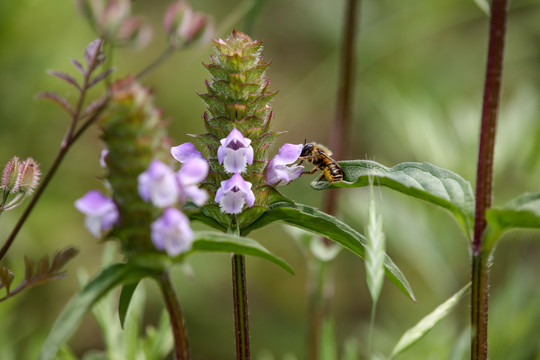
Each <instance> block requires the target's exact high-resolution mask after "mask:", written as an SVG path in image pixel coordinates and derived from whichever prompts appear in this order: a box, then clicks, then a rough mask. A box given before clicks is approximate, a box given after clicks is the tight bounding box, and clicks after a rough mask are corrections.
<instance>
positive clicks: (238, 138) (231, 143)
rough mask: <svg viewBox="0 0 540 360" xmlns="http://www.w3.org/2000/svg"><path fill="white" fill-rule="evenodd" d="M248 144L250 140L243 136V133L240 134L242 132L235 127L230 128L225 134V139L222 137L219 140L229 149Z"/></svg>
mask: <svg viewBox="0 0 540 360" xmlns="http://www.w3.org/2000/svg"><path fill="white" fill-rule="evenodd" d="M249 144H251V140H250V139H248V138H245V137H244V135H242V133H241V132H240V131H238V129H236V128H233V129H232V131H231V132H230V133H229V135H227V137H226V138H225V141H223V139H222V140H221V145H223V146H225V147H228V148H231V149H235V148H236V149H237V148H240V147H248V146H249Z"/></svg>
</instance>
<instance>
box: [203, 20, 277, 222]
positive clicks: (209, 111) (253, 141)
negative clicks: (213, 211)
mask: <svg viewBox="0 0 540 360" xmlns="http://www.w3.org/2000/svg"><path fill="white" fill-rule="evenodd" d="M214 46H215V53H214V55H212V56H211V57H210V60H211V62H210V63H209V64H204V66H205V67H206V69H207V70H208V71H209V73H210V75H211V78H210V80H208V81H206V83H205V84H206V90H207V92H206V93H203V94H199V96H200V97H201V98H202V99H203V100H204V102H205V103H206V112H205V113H204V115H203V121H204V125H205V128H206V131H207V133H206V134H203V135H197V136H196V138H197V139H198V140H199V142H200V143H202V144H204V145H205V146H206V148H207V150H208V154H209V163H210V174H209V176H208V178H207V183H206V184H205V186H206V188H207V189H208V190H209V192H210V195H211V196H210V197H211V198H212V199H214V200H215V201H219V200H216V193H218V189H220V187H221V186H222V184H223V182H224V181H227V180H229V179H231V177H232V176H236V174H238V173H240V172H241V173H242V174H241V177H242V179H243V180H244V181H245V182H246V184H244V183H242V186H244V185H245V186H246V188H247V187H251V188H252V191H253V193H254V196H255V201H254V202H252V201H250V202H251V204H254V205H255V206H266V204H267V197H268V186H267V184H266V175H265V168H266V166H267V163H268V150H269V147H270V145H271V144H272V143H273V142H274V140H275V139H276V137H277V136H278V135H280V134H281V133H277V132H272V131H270V122H271V120H272V118H273V113H272V108H271V106H270V100H271V99H272V98H273V97H274V95H275V94H276V92H272V91H270V90H269V81H268V79H267V78H266V69H267V68H268V66H269V65H270V62H264V61H263V56H262V42H261V41H254V40H252V39H251V38H250V37H249V36H248V35H246V34H243V33H241V32H238V31H236V30H234V31H233V32H232V33H231V35H230V36H229V37H228V38H227V39H225V40H222V39H219V40H214ZM226 154H227V155H226ZM225 156H230V159H226V158H225ZM228 160H229V161H228ZM233 162H234V164H239V165H238V166H237V167H236V166H235V165H234V164H233ZM231 164H233V165H231ZM235 168H237V169H238V171H236V170H234V169H235ZM231 173H234V175H231ZM236 178H237V179H238V176H236ZM250 184H251V185H250ZM238 189H240V187H238ZM233 190H234V189H233ZM219 195H222V192H220V193H219ZM222 198H224V197H223V196H219V199H222ZM246 198H248V199H250V198H251V195H250V194H249V195H246ZM220 205H222V209H223V204H220ZM215 206H217V204H216V205H215ZM249 206H250V204H249V203H246V207H249ZM234 210H235V211H234V212H232V210H231V211H229V213H236V212H237V211H236V210H238V209H237V208H236V207H235V209H234ZM244 210H245V209H244ZM225 212H227V211H225Z"/></svg>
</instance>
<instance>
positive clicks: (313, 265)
mask: <svg viewBox="0 0 540 360" xmlns="http://www.w3.org/2000/svg"><path fill="white" fill-rule="evenodd" d="M329 265H330V264H328V263H326V262H323V261H320V260H318V259H312V260H311V261H310V262H309V268H310V269H309V270H310V271H309V279H310V283H309V284H308V299H309V304H308V316H309V323H308V329H309V330H308V331H309V337H308V345H309V347H308V357H307V358H308V359H312V360H317V359H319V357H320V354H319V351H320V340H321V328H322V324H323V323H324V319H326V318H327V317H328V313H329V312H330V299H331V297H332V294H333V291H332V289H331V288H329V286H330V285H331V282H330V281H328V278H329V277H330V275H331V274H329V273H328V271H329V270H330V269H329Z"/></svg>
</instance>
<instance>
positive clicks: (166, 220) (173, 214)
mask: <svg viewBox="0 0 540 360" xmlns="http://www.w3.org/2000/svg"><path fill="white" fill-rule="evenodd" d="M151 236H152V242H153V243H154V245H155V246H156V248H157V249H158V250H165V251H166V252H167V254H169V256H176V255H178V254H180V253H182V252H185V251H187V250H189V249H190V248H191V244H192V243H193V238H194V234H193V230H191V228H190V227H189V219H188V217H187V216H186V215H184V214H183V213H182V212H181V211H180V210H178V209H176V208H167V209H165V211H164V212H163V215H162V216H161V217H160V218H158V219H157V220H156V221H154V222H153V223H152V226H151Z"/></svg>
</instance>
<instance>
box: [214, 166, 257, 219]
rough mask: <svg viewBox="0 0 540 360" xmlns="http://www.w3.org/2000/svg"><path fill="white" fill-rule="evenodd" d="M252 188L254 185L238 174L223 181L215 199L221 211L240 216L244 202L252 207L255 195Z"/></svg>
mask: <svg viewBox="0 0 540 360" xmlns="http://www.w3.org/2000/svg"><path fill="white" fill-rule="evenodd" d="M251 186H252V184H251V183H250V182H247V181H245V180H244V179H243V178H242V176H241V175H240V174H238V173H236V174H234V175H233V176H232V177H231V178H230V179H229V180H225V181H222V182H221V187H220V188H219V189H218V191H217V193H216V198H215V201H216V202H218V203H219V207H220V209H221V211H222V212H224V213H227V214H239V213H240V212H242V208H243V207H244V202H245V203H247V206H249V207H252V206H253V203H254V202H255V195H254V194H253V191H252V190H251Z"/></svg>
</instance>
